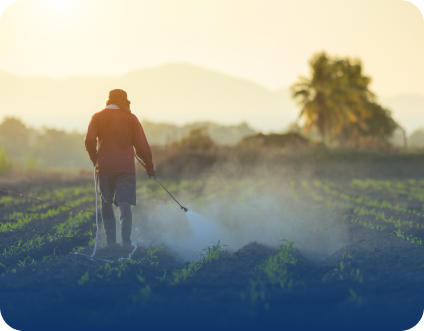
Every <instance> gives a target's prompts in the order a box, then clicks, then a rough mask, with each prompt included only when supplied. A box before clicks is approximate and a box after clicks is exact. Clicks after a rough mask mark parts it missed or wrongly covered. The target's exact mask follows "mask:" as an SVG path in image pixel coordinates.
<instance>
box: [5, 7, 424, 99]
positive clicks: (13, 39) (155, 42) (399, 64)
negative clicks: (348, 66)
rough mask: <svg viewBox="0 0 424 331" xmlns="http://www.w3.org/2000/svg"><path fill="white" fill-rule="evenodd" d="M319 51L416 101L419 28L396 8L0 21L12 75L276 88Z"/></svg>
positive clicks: (26, 10) (211, 10) (421, 59)
mask: <svg viewBox="0 0 424 331" xmlns="http://www.w3.org/2000/svg"><path fill="white" fill-rule="evenodd" d="M0 1H1V0H0ZM321 50H326V51H327V52H328V53H329V54H335V55H340V56H350V57H360V58H361V59H362V60H363V62H364V66H365V72H366V73H368V74H369V75H371V76H372V77H373V84H372V88H373V90H374V91H376V92H377V93H378V94H380V95H381V96H392V95H398V94H420V95H424V20H423V17H422V15H421V13H420V11H419V10H418V8H416V7H415V6H414V5H413V4H411V3H409V2H407V1H403V0H320V1H318V0H213V1H212V0H209V1H206V0H204V1H201V0H155V1H147V0H115V1H110V0H20V1H18V2H15V3H13V4H11V5H10V6H8V7H7V9H6V10H5V12H4V13H3V15H2V17H1V19H0V70H6V71H9V72H11V73H17V74H20V75H35V74H37V75H40V74H41V75H49V76H55V77H64V76H68V75H75V74H78V75H105V74H114V75H120V74H124V73H125V72H128V71H130V70H132V69H136V68H140V67H146V66H156V65H159V64H162V63H166V62H180V61H183V62H191V63H194V64H197V65H201V66H204V67H207V68H211V69H217V70H220V71H223V72H226V73H229V74H232V75H235V76H239V77H244V78H248V79H250V80H253V81H256V82H259V83H260V84H262V85H264V86H267V87H270V88H279V87H287V86H289V85H291V84H292V83H293V82H294V81H295V80H296V78H297V76H298V75H299V74H307V73H308V67H307V60H308V59H309V58H310V57H311V55H312V54H313V53H314V52H317V51H321Z"/></svg>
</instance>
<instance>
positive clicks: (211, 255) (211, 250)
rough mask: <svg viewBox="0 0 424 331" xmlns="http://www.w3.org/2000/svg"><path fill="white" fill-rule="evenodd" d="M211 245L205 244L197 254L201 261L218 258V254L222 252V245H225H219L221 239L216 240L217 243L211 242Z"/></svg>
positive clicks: (207, 261)
mask: <svg viewBox="0 0 424 331" xmlns="http://www.w3.org/2000/svg"><path fill="white" fill-rule="evenodd" d="M211 244H212V246H206V248H205V249H203V250H202V252H204V253H202V252H200V253H199V254H198V255H197V256H200V260H201V261H202V262H203V263H209V262H211V261H212V260H218V258H219V256H220V255H221V254H223V253H224V250H223V249H222V248H223V247H226V246H227V245H221V241H220V240H218V242H217V243H211Z"/></svg>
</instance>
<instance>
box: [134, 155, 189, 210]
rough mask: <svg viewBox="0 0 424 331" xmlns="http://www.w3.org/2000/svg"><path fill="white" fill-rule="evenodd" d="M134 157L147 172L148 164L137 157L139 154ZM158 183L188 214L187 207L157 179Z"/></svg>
mask: <svg viewBox="0 0 424 331" xmlns="http://www.w3.org/2000/svg"><path fill="white" fill-rule="evenodd" d="M134 156H135V158H136V159H137V161H138V162H140V164H141V165H142V167H143V168H144V169H146V170H147V167H146V164H145V163H144V162H143V161H142V160H141V159H140V158H139V157H138V156H137V154H136V153H135V152H134ZM149 177H150V178H152V177H151V176H149ZM155 179H156V181H157V182H158V183H159V184H160V186H162V187H163V189H164V190H165V191H166V192H168V194H169V195H170V196H171V198H172V199H174V201H175V202H176V203H178V205H179V206H180V207H181V209H182V210H184V211H185V212H188V209H187V208H186V207H183V206H181V204H180V203H179V202H178V201H177V199H175V198H174V196H173V195H172V194H171V193H170V192H169V191H168V190H167V189H166V188H165V186H163V185H162V183H161V182H160V181H159V179H157V178H155Z"/></svg>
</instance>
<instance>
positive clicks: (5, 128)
mask: <svg viewBox="0 0 424 331" xmlns="http://www.w3.org/2000/svg"><path fill="white" fill-rule="evenodd" d="M0 146H3V147H4V149H5V152H6V153H7V155H8V156H9V157H12V158H15V159H25V157H26V155H27V154H28V152H29V129H28V128H27V127H26V125H25V124H24V123H22V121H21V120H20V119H17V118H14V117H5V118H4V119H3V122H2V123H1V124H0Z"/></svg>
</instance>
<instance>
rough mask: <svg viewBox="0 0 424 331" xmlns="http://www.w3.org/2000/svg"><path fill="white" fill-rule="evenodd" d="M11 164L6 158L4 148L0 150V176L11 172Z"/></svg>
mask: <svg viewBox="0 0 424 331" xmlns="http://www.w3.org/2000/svg"><path fill="white" fill-rule="evenodd" d="M12 167H13V163H12V160H10V158H8V157H7V155H6V151H5V150H4V146H3V147H2V148H1V150H0V174H3V173H5V172H8V171H10V170H12Z"/></svg>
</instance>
